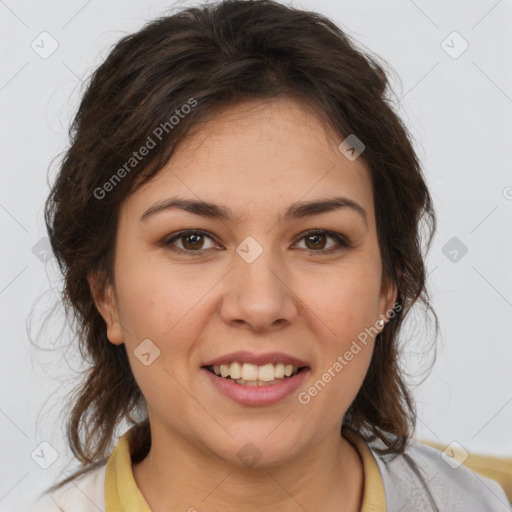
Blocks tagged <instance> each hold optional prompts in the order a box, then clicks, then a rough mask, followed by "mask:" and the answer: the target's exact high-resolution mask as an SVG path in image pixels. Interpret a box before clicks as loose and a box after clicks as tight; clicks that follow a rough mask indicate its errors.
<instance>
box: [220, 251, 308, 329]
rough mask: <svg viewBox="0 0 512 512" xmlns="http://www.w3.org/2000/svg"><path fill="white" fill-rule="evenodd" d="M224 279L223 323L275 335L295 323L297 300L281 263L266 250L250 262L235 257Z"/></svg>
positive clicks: (221, 309)
mask: <svg viewBox="0 0 512 512" xmlns="http://www.w3.org/2000/svg"><path fill="white" fill-rule="evenodd" d="M234 260H235V261H234V268H233V269H232V271H231V272H229V274H228V275H227V276H226V279H225V280H224V283H223V284H224V293H223V299H222V304H221V308H220V313H221V317H222V319H223V320H224V322H226V323H228V324H230V325H232V326H238V327H245V328H248V329H251V330H253V331H255V332H273V331H275V330H278V329H282V328H283V327H284V326H286V325H289V324H291V323H293V322H294V321H295V319H296V318H297V315H298V307H297V304H298V298H297V296H296V294H295V293H294V291H293V284H292V283H290V282H289V281H290V279H289V278H288V279H287V275H288V274H287V272H286V269H285V268H284V264H283V262H282V260H280V258H279V257H278V256H277V255H273V254H272V251H270V250H267V251H265V250H264V251H263V252H262V253H261V254H260V256H259V257H258V258H257V259H256V260H255V261H252V262H251V263H248V262H247V261H245V260H244V259H243V258H242V257H239V256H238V255H235V258H234Z"/></svg>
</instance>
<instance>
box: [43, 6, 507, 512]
mask: <svg viewBox="0 0 512 512" xmlns="http://www.w3.org/2000/svg"><path fill="white" fill-rule="evenodd" d="M386 92H387V77H386V74H385V72H384V70H383V68H382V66H381V65H379V64H378V63H377V61H376V60H375V59H374V58H371V57H369V56H368V55H365V54H364V53H363V52H361V51H360V50H358V49H356V47H355V44H354V43H353V42H351V41H350V40H349V38H348V37H347V36H346V35H345V34H343V33H342V32H341V30H340V29H339V28H337V27H336V26H335V25H333V23H332V22H330V21H329V20H327V19H325V18H324V17H322V16H320V15H318V14H315V13H310V12H305V11H301V10H298V9H292V8H289V7H285V6H283V5H280V4H278V3H275V2H272V1H266V0H264V1H249V2H248V1H229V2H223V3H218V4H215V5H208V6H204V7H198V8H193V9H187V10H184V11H182V12H180V13H177V14H175V15H173V16H168V17H163V18H160V19H157V20H155V21H153V22H152V23H150V24H148V25H147V26H146V27H144V28H143V29H142V30H140V31H139V32H137V33H135V34H133V35H130V36H127V37H125V38H124V39H123V40H121V41H120V42H119V43H118V44H117V45H116V46H115V48H114V49H113V50H112V52H111V53H110V55H109V56H108V57H107V59H106V61H105V62H104V63H103V64H102V65H101V66H100V67H99V68H98V69H97V70H96V72H95V73H94V75H93V76H92V79H91V82H90V84H89V86H88V89H87V91H86V93H85V95H84V97H83V100H82V102H81V105H80V108H79V111H78V113H77V116H76V118H75V121H74V124H73V137H72V144H71V147H70V149H69V151H68V152H67V154H66V156H65V158H64V160H63V163H62V166H61V169H60V173H59V175H58V177H57V180H56V182H55V184H54V186H53V189H52V191H51V195H50V197H49V199H48V202H47V208H46V221H47V226H48V231H49V235H50V239H51V243H52V247H53V250H54V253H55V255H56V257H57V259H58V261H59V264H60V266H61V269H62V271H63V274H64V277H65V290H64V299H65V303H66V305H67V307H68V309H69V311H70V312H71V313H72V314H73V315H75V319H76V320H77V322H78V326H79V331H78V332H79V343H80V344H81V346H82V347H83V349H84V353H85V354H88V356H89V357H90V360H91V367H90V371H89V372H88V375H87V379H86V381H85V382H84V383H83V386H82V387H81V388H80V389H79V391H78V394H77V398H76V401H75V404H74V407H73V409H72V411H71V414H70V417H69V424H68V436H69V442H70V446H71V448H72V450H73V452H74V454H75V456H76V457H77V459H78V460H79V461H80V462H81V464H82V465H83V470H82V471H81V472H79V473H78V474H75V475H72V476H71V477H69V478H68V479H66V480H64V481H62V482H59V483H58V484H57V485H56V486H54V488H52V489H51V490H50V491H51V492H50V493H49V494H48V495H46V496H45V497H44V498H43V499H42V500H40V502H39V504H38V506H39V507H40V508H41V509H43V507H47V509H48V510H98V509H99V510H105V511H107V512H118V511H119V512H121V511H127V510H137V511H152V512H160V511H164V510H165V511H167V510H189V511H194V510H199V511H201V510H208V511H221V510H222V511H231V510H239V509H240V508H242V507H243V508H244V509H247V510H255V511H256V510H257V511H267V510H275V509H279V510H281V511H284V512H287V511H292V510H308V511H313V510H322V511H335V510H336V511H350V512H353V511H354V512H355V511H365V512H366V511H370V510H372V511H377V510H378V511H380V510H390V511H395V510H396V511H398V510H446V511H453V510H475V511H476V510H478V511H480V510H493V511H494V510H496V511H498V510H508V508H505V507H506V505H505V504H506V498H505V495H504V493H503V491H502V489H501V488H500V487H499V485H498V484H496V483H495V482H493V481H491V480H487V479H483V478H481V477H478V476H477V475H476V474H475V473H473V472H472V471H470V470H469V469H467V468H465V467H463V466H461V467H459V468H457V469H456V470H454V469H452V467H450V466H449V465H448V464H446V462H445V461H444V460H443V459H442V458H441V454H440V452H439V451H437V450H434V449H433V448H429V447H426V446H423V445H421V444H419V443H417V442H415V441H413V440H412V439H411V436H412V433H413V431H414V424H415V411H414V403H413V400H412V397H411V395H410V393H409V391H408V389H407V387H406V385H405V383H404V380H403V378H402V376H401V373H400V370H399V352H398V348H397V341H398V340H397V335H398V333H399V330H400V326H401V325H402V323H403V321H404V319H405V317H406V315H407V313H408V312H409V310H410V309H411V307H412V306H413V305H414V304H415V303H417V302H418V301H419V302H423V304H424V305H425V306H426V307H427V308H429V309H430V310H431V308H430V305H429V302H428V294H427V291H426V288H425V266H424V261H423V254H422V245H421V242H422V241H421V237H420V227H421V225H422V222H424V223H425V224H426V227H427V228H428V229H429V237H428V240H427V241H428V244H429V243H430V239H431V236H432V233H433V230H434V229H435V216H434V212H433V208H432V203H431V198H430V195H429V192H428V189H427V187H426V184H425V181H424V178H423V175H422V172H421V169H420V165H419V162H418V159H417V156H416V154H415V152H414V150H413V147H412V144H411V141H410V138H409V135H408V132H407V130H406V129H405V127H404V126H403V124H402V122H401V121H400V119H399V117H398V116H397V115H396V113H395V112H394V111H393V110H392V108H391V107H390V102H389V99H388V98H387V96H386ZM428 244H427V246H428ZM432 313H433V311H432ZM434 316H435V315H434ZM122 420H128V421H129V422H131V423H133V426H132V427H131V429H130V430H129V431H128V432H127V433H125V434H124V435H123V436H122V437H121V439H120V440H119V441H118V442H117V445H116V446H115V449H114V450H113V451H112V448H113V445H114V444H116V442H115V429H116V427H117V426H118V425H119V423H120V422H121V421H122Z"/></svg>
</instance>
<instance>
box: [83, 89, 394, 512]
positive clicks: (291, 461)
mask: <svg viewBox="0 0 512 512" xmlns="http://www.w3.org/2000/svg"><path fill="white" fill-rule="evenodd" d="M342 139H343V137H341V136H340V135H338V134H336V133H334V132H333V131H332V130H331V129H330V128H329V127H328V126H327V125H326V123H325V121H323V120H322V119H320V118H319V117H317V115H316V114H315V113H314V112H313V111H312V110H311V109H310V108H309V107H308V106H306V105H303V104H300V103H297V102H295V101H293V100H291V99H284V98H280V99H277V100H273V101H271V102H269V101H266V102H247V103H242V104H239V105H236V106H231V107H229V108H228V109H227V110H226V111H224V112H222V113H221V114H219V115H218V116H216V117H215V118H213V119H211V120H209V121H208V122H205V123H202V124H201V125H199V126H197V127H196V129H195V130H194V133H193V134H192V135H191V136H190V137H189V138H187V139H186V140H185V141H184V142H183V143H182V144H181V145H180V147H179V148H178V151H177V152H176V153H175V154H174V155H173V157H172V158H171V160H170V162H168V164H167V165H166V166H165V167H164V168H163V169H162V170H161V171H160V172H159V173H158V175H157V176H155V178H154V179H152V180H151V181H150V182H148V183H147V184H145V185H143V186H142V187H140V188H139V189H138V190H137V191H136V192H135V193H133V194H132V195H131V196H129V197H128V198H127V199H126V200H125V201H124V203H123V205H122V208H121V211H120V221H119V227H118V233H117V246H116V255H115V275H114V282H113V283H112V285H111V286H109V287H107V289H106V290H105V292H106V293H105V294H102V295H101V296H100V295H99V294H97V295H96V298H97V300H96V304H97V306H98V309H99V310H100V312H101V314H102V316H103V318H104V319H105V321H106V323H107V334H108V338H109V340H110V342H111V343H114V344H121V343H125V344H126V348H127V351H128V355H129V358H130V364H131V367H132V370H133V373H134V375H135V378H136V380H137V382H138V384H139V386H140V388H141V390H142V393H143V394H144V396H145V398H146V401H147V407H148V416H149V420H150V425H151V431H152V447H151V450H150V453H149V454H148V456H147V457H146V458H145V459H144V460H143V461H142V462H140V463H139V464H136V465H134V467H133V472H134V477H135V480H136V482H137V485H138V486H139V488H140V490H141V492H142V493H143V495H144V497H145V498H146V500H147V501H148V504H149V505H150V507H151V509H152V510H153V511H154V512H160V511H164V510H170V507H171V506H172V507H175V508H173V510H174V509H175V510H188V509H190V508H191V507H195V508H196V509H197V510H198V511H203V510H208V511H221V510H222V511H224V512H229V511H235V510H240V507H241V506H243V508H245V509H249V510H261V511H267V510H268V511H270V510H276V509H277V508H278V509H279V510H280V511H284V512H287V511H296V510H302V509H301V506H302V507H304V508H305V509H306V510H309V511H312V510H319V507H320V506H321V509H322V510H323V511H330V510H333V511H334V510H337V511H340V510H344V511H356V510H359V509H360V506H361V499H362V489H363V482H364V475H363V469H362V463H361V460H360V458H359V456H358V454H357V452H356V451H355V449H354V448H353V447H352V445H351V444H350V443H349V442H347V441H346V440H345V439H344V438H343V437H342V436H340V428H341V424H342V420H343V416H344V414H345V412H346V410H347V409H348V407H349V406H350V404H351V402H352V401H353V399H354V397H355V396H356V394H357V391H358V390H359V388H360V386H361V384H362V382H363V379H364V377H365V374H366V372H367V369H368V365H369V363H370V358H371V354H372V350H373V343H374V340H373V339H369V342H368V343H367V345H366V346H362V350H361V351H360V352H358V353H357V355H355V356H354V357H353V359H352V360H351V361H350V362H349V363H348V364H347V365H346V366H345V367H344V368H343V370H342V371H341V372H339V373H337V374H336V376H335V377H334V378H332V380H331V382H329V383H328V384H327V385H326V386H325V387H324V389H322V391H321V392H319V393H318V394H317V396H315V397H313V398H312V399H311V401H310V402H309V403H308V404H306V405H304V404H301V403H300V402H299V401H298V400H297V394H298V393H299V392H300V391H305V390H307V389H308V388H309V387H310V386H311V385H312V384H313V383H314V382H315V381H317V380H318V379H319V378H320V377H321V376H322V374H323V373H324V372H325V371H326V370H327V369H328V368H329V367H332V365H333V363H334V362H335V361H336V360H337V357H338V356H339V355H343V354H344V353H345V352H346V351H347V350H349V348H350V346H351V344H352V342H353V340H355V339H356V338H357V335H358V334H359V333H361V332H362V331H364V330H365V328H369V327H371V326H375V324H376V322H377V321H378V320H379V318H381V315H385V314H386V312H387V311H389V310H390V308H392V306H393V304H394V302H395V300H396V290H395V289H394V287H383V286H381V283H382V265H381V257H380V252H379V246H378V242H377V232H376V223H375V213H374V207H373V194H372V186H371V180H370V175H369V172H368V169H367V167H366V164H365V162H364V160H363V159H362V158H357V159H356V160H355V161H350V160H348V159H347V158H346V157H345V156H344V155H343V154H342V153H341V152H340V151H339V150H338V144H339V143H340V142H341V141H342ZM176 196H177V197H180V198H189V199H193V200H197V199H200V200H204V201H211V202H214V203H217V204H220V205H223V206H226V207H229V208H230V209H231V210H232V211H233V213H234V215H235V217H236V220H234V221H232V222H231V221H225V220H218V219H209V218H206V217H201V216H198V215H195V214H193V213H190V212H186V211H183V210H181V209H168V210H164V211H162V212H160V213H157V214H155V215H152V216H149V217H148V218H147V219H145V220H143V221H141V220H140V217H141V216H142V215H143V213H144V212H145V211H146V210H147V209H148V208H150V207H152V206H154V205H155V204H158V203H160V202H162V201H164V200H166V199H169V198H171V197H176ZM334 196H345V197H348V198H350V199H352V200H353V201H357V203H359V204H360V205H361V206H362V207H363V208H364V210H365V211H366V218H367V219H366V222H367V223H365V221H364V220H363V217H362V216H361V215H360V214H358V213H357V212H356V211H355V210H353V209H351V208H343V209H338V210H334V211H330V212H326V213H322V214H317V215H312V216H309V217H305V218H302V219H297V220H293V221H290V222H288V221H284V220H280V216H281V215H282V214H283V212H284V211H285V210H286V209H287V208H288V207H289V206H290V205H291V204H292V203H294V202H297V201H312V200H319V199H329V198H332V197H334ZM184 229H201V230H204V231H207V232H208V233H211V235H212V238H208V237H204V238H203V241H202V242H201V241H199V242H198V241H197V240H191V239H190V237H189V238H187V237H185V238H183V237H181V238H178V239H176V240H175V241H174V245H168V246H165V245H164V244H163V243H162V241H165V240H169V239H170V238H172V237H171V235H174V234H176V233H177V232H179V231H181V230H184ZM309 229H318V230H321V229H323V230H331V231H334V232H336V233H339V234H341V235H343V236H345V237H347V238H348V239H349V241H350V243H351V247H340V248H339V250H337V251H335V252H330V253H329V252H326V251H328V250H329V249H330V248H334V247H336V246H337V245H338V243H337V242H336V240H335V239H332V238H331V237H330V236H323V237H322V236H320V238H319V240H318V241H316V242H315V241H314V240H313V241H312V242H309V243H308V239H307V237H306V238H304V232H305V231H306V230H309ZM249 236H250V237H252V238H254V239H255V240H256V241H257V242H258V244H259V245H260V246H261V248H262V249H263V252H262V254H261V255H260V256H259V257H258V258H257V259H256V260H255V261H253V262H252V263H247V262H246V261H245V260H244V259H243V258H241V257H240V256H239V254H237V252H236V248H237V247H238V246H239V245H240V244H241V242H242V241H243V240H244V239H245V238H246V237H249ZM171 247H175V248H176V251H177V252H174V251H173V250H172V249H171ZM186 248H188V249H189V254H186V253H184V252H182V253H180V252H179V249H182V250H184V249H186ZM193 250H195V253H193V254H190V252H192V251H193ZM201 251H202V252H201ZM322 251H323V252H322ZM198 252H200V254H197V253H198ZM90 282H91V283H92V284H94V280H93V279H92V278H91V279H90ZM92 287H93V288H94V286H92ZM148 338H149V339H150V340H151V341H152V342H153V343H154V344H155V345H156V346H157V347H158V348H159V350H160V355H159V357H158V358H156V359H155V360H154V362H153V363H152V364H150V365H149V366H145V365H144V364H142V363H141V361H140V360H139V359H138V358H137V357H136V356H135V355H134V350H135V349H136V348H137V346H138V345H139V344H140V343H141V341H142V340H144V339H148ZM237 350H247V351H250V352H253V353H257V354H261V353H265V352H274V351H280V352H284V353H286V354H290V355H293V356H296V357H298V358H300V359H302V360H304V361H307V362H308V364H309V367H310V373H309V374H308V375H307V377H306V379H305V381H304V383H303V384H302V385H301V387H300V389H299V390H297V392H294V393H292V395H290V396H289V397H287V398H285V399H284V400H282V401H280V402H278V403H276V404H274V405H270V406H256V407H249V406H243V405H240V404H237V403H236V402H234V401H232V400H230V399H229V398H227V397H225V396H224V395H221V394H220V393H219V392H218V391H217V390H216V388H214V387H213V386H212V384H210V383H209V381H208V379H207V378H206V377H205V375H204V374H203V371H202V370H200V367H201V366H202V365H203V364H204V363H205V362H207V361H208V360H210V359H213V358H216V357H218V356H221V355H223V354H227V353H230V352H233V351H237ZM247 442H251V443H253V444H254V445H255V446H256V447H257V449H258V450H259V452H260V453H261V459H260V460H259V462H258V463H257V464H256V465H255V466H253V467H251V468H247V467H246V466H245V465H244V464H243V463H242V462H241V460H239V458H238V457H237V453H238V452H239V450H240V449H241V448H242V447H243V446H244V445H245V444H246V443H247Z"/></svg>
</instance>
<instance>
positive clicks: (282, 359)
mask: <svg viewBox="0 0 512 512" xmlns="http://www.w3.org/2000/svg"><path fill="white" fill-rule="evenodd" d="M235 361H237V362H239V363H249V364H255V365H257V366H263V365H265V364H268V363H274V364H276V363H284V364H292V365H293V366H296V367H298V368H300V367H302V366H308V363H306V362H305V361H302V360H301V359H298V358H297V357H294V356H290V355H288V354H283V353H282V352H267V353H266V354H253V353H252V352H247V351H238V352H231V353H230V354H225V355H223V356H220V357H217V358H215V359H211V360H210V361H208V362H206V363H204V365H203V366H216V365H221V364H231V363H234V362H235Z"/></svg>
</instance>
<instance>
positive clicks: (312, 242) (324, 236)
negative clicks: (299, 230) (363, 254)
mask: <svg viewBox="0 0 512 512" xmlns="http://www.w3.org/2000/svg"><path fill="white" fill-rule="evenodd" d="M328 239H331V240H334V242H335V243H334V244H331V245H330V246H327V243H328V242H327V241H328ZM301 240H304V242H305V245H306V247H305V249H306V250H308V251H310V252H318V253H320V254H323V253H327V254H329V253H331V252H335V251H339V250H342V249H347V248H349V247H351V245H350V242H349V241H348V240H347V239H346V238H345V237H344V236H342V235H339V234H338V233H333V232H331V231H324V230H319V231H318V230H317V231H310V232H308V233H306V234H305V235H303V236H302V238H301Z"/></svg>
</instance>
